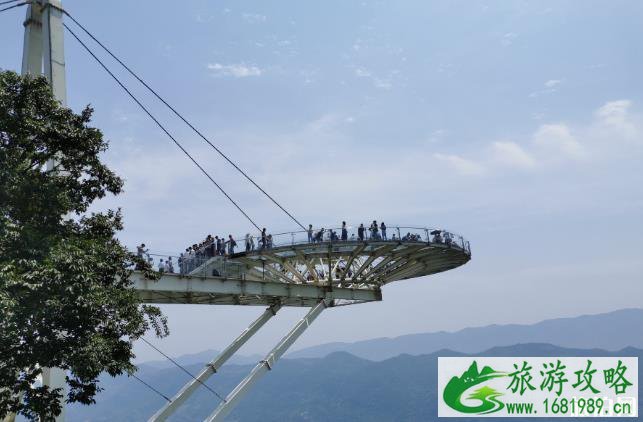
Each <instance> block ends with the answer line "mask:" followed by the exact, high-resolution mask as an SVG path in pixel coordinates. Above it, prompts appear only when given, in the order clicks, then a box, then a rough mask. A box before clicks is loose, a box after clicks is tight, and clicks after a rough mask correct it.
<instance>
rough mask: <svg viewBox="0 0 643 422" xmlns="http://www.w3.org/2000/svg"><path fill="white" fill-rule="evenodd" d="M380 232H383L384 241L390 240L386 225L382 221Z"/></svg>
mask: <svg viewBox="0 0 643 422" xmlns="http://www.w3.org/2000/svg"><path fill="white" fill-rule="evenodd" d="M380 230H381V231H382V239H383V240H388V239H386V224H384V222H383V221H382V224H380Z"/></svg>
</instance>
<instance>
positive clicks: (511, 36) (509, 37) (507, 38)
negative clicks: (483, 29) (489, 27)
mask: <svg viewBox="0 0 643 422" xmlns="http://www.w3.org/2000/svg"><path fill="white" fill-rule="evenodd" d="M516 38H518V34H516V33H515V32H507V33H506V34H504V35H503V36H502V41H501V42H502V45H504V46H510V45H511V44H513V42H514V40H515V39H516Z"/></svg>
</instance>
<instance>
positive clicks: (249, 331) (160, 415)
mask: <svg viewBox="0 0 643 422" xmlns="http://www.w3.org/2000/svg"><path fill="white" fill-rule="evenodd" d="M280 308H281V305H272V306H270V307H269V308H267V309H266V310H265V312H264V313H263V314H261V316H260V317H259V318H257V319H256V320H255V321H254V322H253V323H252V324H250V325H249V326H248V328H246V329H245V331H244V332H243V333H241V335H239V337H237V338H236V339H235V340H234V341H233V342H232V343H231V344H230V345H229V346H228V347H227V348H226V349H225V350H224V351H223V352H221V353H220V354H219V356H217V357H216V358H215V359H214V360H212V361H211V362H210V363H208V364H207V365H206V367H205V368H204V369H203V370H202V371H201V372H200V373H199V375H198V376H197V377H196V379H193V380H192V381H190V382H189V383H187V384H185V386H184V387H183V388H181V390H179V392H178V393H176V395H175V396H174V397H172V400H171V401H170V402H168V403H166V404H165V406H163V407H162V408H161V409H160V410H159V411H158V412H156V413H155V414H154V416H152V417H151V418H150V419H149V420H148V422H157V421H164V420H166V419H167V418H168V417H169V416H170V415H171V414H172V413H174V412H175V411H176V409H178V408H179V407H180V406H181V405H182V404H183V402H185V400H187V399H188V398H189V397H190V396H191V395H192V393H194V391H195V390H196V389H197V387H199V385H200V384H202V383H204V382H205V381H206V380H207V379H208V378H210V377H211V376H212V375H214V373H215V372H217V370H218V369H219V368H221V366H223V364H224V363H225V362H226V361H227V360H228V359H230V357H232V355H234V354H235V352H236V351H237V350H239V348H240V347H241V346H243V345H244V344H245V343H246V342H247V341H248V340H249V339H250V337H252V336H253V335H254V334H255V333H256V332H257V331H259V329H260V328H261V327H263V325H264V324H265V323H266V322H268V320H269V319H270V318H272V317H273V316H275V315H276V314H277V311H279V309H280Z"/></svg>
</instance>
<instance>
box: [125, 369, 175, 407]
mask: <svg viewBox="0 0 643 422" xmlns="http://www.w3.org/2000/svg"><path fill="white" fill-rule="evenodd" d="M129 376H130V377H133V378H135V379H137V380H139V382H140V383H141V384H143V385H144V386H146V387H147V388H149V389H150V390H152V391H154V392H155V393H156V394H158V395H159V396H161V397H163V398H164V399H165V400H167V401H168V402H170V403H171V402H172V400H170V399H169V398H167V396H166V395H165V394H163V393H161V392H160V391H159V390H157V389H156V388H154V387H152V386H151V385H150V384H148V383H146V382H145V381H143V380H142V379H140V378H139V377H137V376H136V375H134V374H129Z"/></svg>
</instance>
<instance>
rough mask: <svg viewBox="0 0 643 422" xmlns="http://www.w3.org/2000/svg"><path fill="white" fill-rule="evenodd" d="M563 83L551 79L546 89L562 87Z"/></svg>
mask: <svg viewBox="0 0 643 422" xmlns="http://www.w3.org/2000/svg"><path fill="white" fill-rule="evenodd" d="M562 82H563V81H561V80H560V79H550V80H548V81H547V82H545V87H546V88H553V87H555V86H557V85H560V84H561V83H562Z"/></svg>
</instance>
